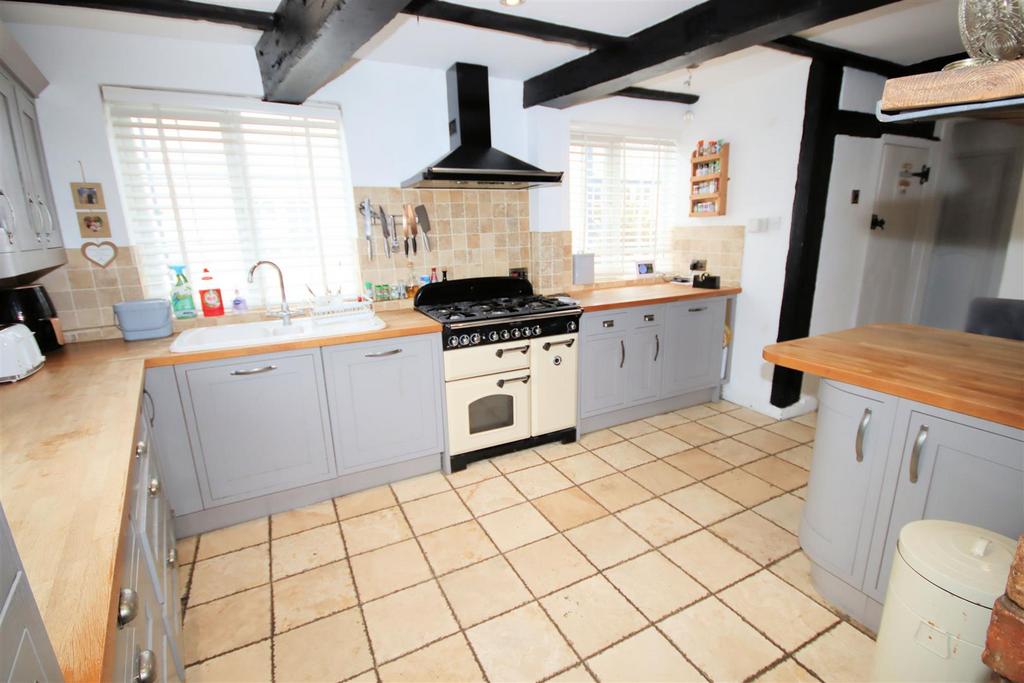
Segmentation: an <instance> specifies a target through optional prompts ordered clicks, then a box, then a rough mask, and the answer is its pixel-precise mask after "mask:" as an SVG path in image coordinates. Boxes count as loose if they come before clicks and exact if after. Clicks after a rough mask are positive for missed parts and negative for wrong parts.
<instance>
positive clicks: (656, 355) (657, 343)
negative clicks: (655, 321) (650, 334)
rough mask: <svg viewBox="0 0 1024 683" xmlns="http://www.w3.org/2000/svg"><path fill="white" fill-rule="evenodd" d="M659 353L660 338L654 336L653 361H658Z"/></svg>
mask: <svg viewBox="0 0 1024 683" xmlns="http://www.w3.org/2000/svg"><path fill="white" fill-rule="evenodd" d="M660 353H661V337H659V336H658V335H654V360H655V361H657V360H658V354H660Z"/></svg>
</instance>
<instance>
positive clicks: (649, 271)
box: [636, 261, 654, 279]
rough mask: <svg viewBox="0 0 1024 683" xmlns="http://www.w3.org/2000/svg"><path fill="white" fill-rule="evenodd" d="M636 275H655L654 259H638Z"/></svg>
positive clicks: (645, 276)
mask: <svg viewBox="0 0 1024 683" xmlns="http://www.w3.org/2000/svg"><path fill="white" fill-rule="evenodd" d="M636 277H637V279H643V278H648V277H654V261H637V262H636Z"/></svg>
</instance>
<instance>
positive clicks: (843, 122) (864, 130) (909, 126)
mask: <svg viewBox="0 0 1024 683" xmlns="http://www.w3.org/2000/svg"><path fill="white" fill-rule="evenodd" d="M833 124H834V130H833V132H834V133H835V134H836V135H850V136H852V137H856V138H880V137H882V136H883V135H885V134H889V135H903V136H906V137H911V138H921V139H923V140H938V139H939V138H937V137H935V122H933V121H918V122H912V123H911V122H908V123H882V122H881V121H879V120H878V117H876V116H875V115H874V114H867V113H864V112H859V111H848V110H845V109H840V110H838V111H836V112H835V115H834V116H833Z"/></svg>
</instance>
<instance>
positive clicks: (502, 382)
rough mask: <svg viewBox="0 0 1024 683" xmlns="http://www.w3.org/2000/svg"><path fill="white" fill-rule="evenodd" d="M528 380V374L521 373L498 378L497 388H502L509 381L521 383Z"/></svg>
mask: <svg viewBox="0 0 1024 683" xmlns="http://www.w3.org/2000/svg"><path fill="white" fill-rule="evenodd" d="M529 381H530V376H529V375H523V376H522V377H511V378H509V379H499V380H498V388H499V389H501V388H503V387H504V386H505V385H506V384H508V383H509V382H522V383H523V384H526V383H528V382H529Z"/></svg>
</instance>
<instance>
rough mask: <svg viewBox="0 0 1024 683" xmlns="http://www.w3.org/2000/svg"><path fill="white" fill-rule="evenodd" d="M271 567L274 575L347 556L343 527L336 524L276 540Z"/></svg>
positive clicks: (279, 576) (284, 574)
mask: <svg viewBox="0 0 1024 683" xmlns="http://www.w3.org/2000/svg"><path fill="white" fill-rule="evenodd" d="M271 557H272V562H271V568H272V572H273V576H274V578H275V579H280V578H283V577H285V576H289V575H291V574H296V573H298V572H301V571H304V570H306V569H312V568H313V567H319V566H320V565H322V564H327V563H328V562H334V561H335V560H340V559H342V558H343V557H345V546H344V545H342V543H341V531H340V530H339V529H338V527H337V526H336V525H334V524H332V525H330V526H322V527H318V528H316V529H310V530H309V531H303V532H301V533H298V534H294V535H292V536H285V537H284V538H279V539H277V540H275V541H274V544H273V548H272V553H271Z"/></svg>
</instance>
